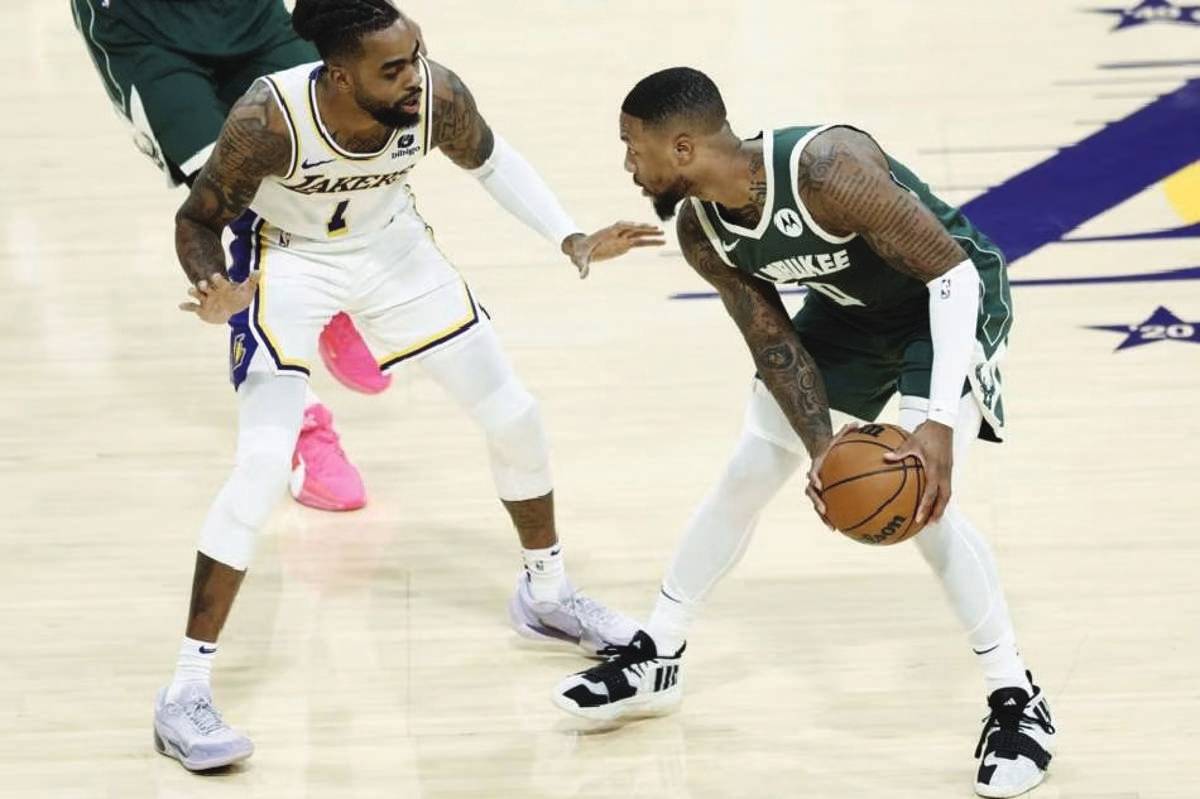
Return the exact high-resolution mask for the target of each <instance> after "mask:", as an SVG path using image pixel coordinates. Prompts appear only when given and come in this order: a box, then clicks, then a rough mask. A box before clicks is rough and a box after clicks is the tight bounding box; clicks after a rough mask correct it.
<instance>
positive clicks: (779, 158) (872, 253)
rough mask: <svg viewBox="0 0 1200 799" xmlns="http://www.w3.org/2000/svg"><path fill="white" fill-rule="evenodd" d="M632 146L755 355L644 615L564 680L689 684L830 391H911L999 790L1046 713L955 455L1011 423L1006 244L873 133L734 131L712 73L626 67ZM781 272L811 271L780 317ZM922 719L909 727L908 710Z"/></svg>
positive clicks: (829, 406)
mask: <svg viewBox="0 0 1200 799" xmlns="http://www.w3.org/2000/svg"><path fill="white" fill-rule="evenodd" d="M620 131H621V140H622V141H623V142H624V143H625V145H626V148H627V150H626V156H625V168H626V170H627V171H628V172H630V173H631V174H632V175H633V180H634V182H635V183H636V184H637V185H639V186H641V187H642V188H643V191H644V193H645V194H646V195H648V196H649V197H651V198H652V199H653V201H654V205H655V208H656V210H657V211H658V212H659V215H660V216H661V217H662V218H663V219H669V218H670V217H671V216H673V215H674V213H675V209H676V207H677V206H678V205H679V203H681V202H682V203H683V207H682V210H681V212H680V215H679V220H678V227H677V231H678V235H679V242H680V246H681V247H682V249H683V253H684V256H685V257H686V259H687V261H688V263H690V264H691V265H692V267H693V268H694V269H695V270H696V271H697V272H699V273H700V274H701V275H702V276H703V277H704V278H705V279H706V280H708V281H709V282H710V283H712V285H713V286H714V287H715V288H716V289H717V291H718V292H719V293H720V296H721V299H722V300H723V301H724V304H725V307H726V309H727V310H728V312H729V314H730V316H732V317H733V319H734V321H735V322H736V323H737V325H738V327H739V328H740V330H741V333H742V335H743V336H744V337H745V339H746V343H747V345H748V346H749V348H750V351H751V354H752V355H753V358H754V362H755V365H756V366H757V368H758V376H757V378H756V379H755V381H754V388H753V392H752V396H751V400H750V407H749V408H748V410H747V413H746V423H745V429H744V430H743V433H742V437H741V440H740V441H739V443H738V446H737V449H736V451H735V452H734V455H733V457H732V459H731V461H730V463H729V465H728V467H727V468H726V471H725V473H724V474H723V475H722V477H721V478H720V480H719V481H718V483H717V485H716V487H715V488H714V489H713V490H712V491H711V492H710V494H709V495H708V497H706V498H705V500H704V502H703V504H702V505H701V506H700V508H699V509H698V511H697V512H696V514H695V516H694V517H693V518H692V520H691V522H690V524H689V526H688V529H687V530H686V532H685V534H684V537H683V540H682V542H681V543H680V545H679V549H678V550H677V551H676V554H675V558H674V560H673V562H672V564H671V566H670V568H669V570H668V572H667V575H666V578H665V580H664V581H663V585H662V591H661V592H660V596H659V598H658V602H657V605H656V607H655V610H654V613H653V615H652V616H651V618H650V620H649V622H648V623H647V625H646V628H645V630H644V631H643V632H642V633H639V635H638V636H637V637H636V638H635V639H634V640H633V641H632V642H631V644H630V645H629V646H628V647H623V648H619V649H616V650H614V651H613V653H612V655H611V657H610V659H609V660H608V662H606V663H604V664H602V665H599V666H597V667H595V668H593V669H589V670H588V671H584V672H581V673H579V674H576V675H572V676H571V677H568V678H567V679H566V680H564V681H563V682H562V683H560V685H559V686H558V688H557V689H556V692H555V696H554V698H555V702H556V703H557V704H558V705H559V706H560V707H562V708H563V709H564V710H567V711H568V712H571V713H574V714H577V715H580V716H584V717H588V718H597V719H613V718H619V717H622V716H627V715H632V714H640V713H646V712H665V711H668V710H670V709H673V708H674V707H675V706H676V705H677V703H678V702H679V700H680V696H681V685H682V682H681V680H682V673H681V666H682V654H683V650H684V641H685V639H686V637H687V630H688V627H689V625H690V623H691V621H692V620H693V618H694V617H695V614H696V612H697V610H698V606H699V604H700V602H701V601H702V600H703V599H704V598H705V597H706V596H707V595H708V594H709V592H710V591H711V589H712V588H713V586H714V585H715V584H716V583H717V581H718V580H719V579H720V578H721V577H722V576H723V575H724V574H725V573H726V572H728V571H729V570H730V569H731V568H732V567H733V565H734V564H735V563H736V562H737V560H738V558H739V557H740V556H741V554H742V552H743V551H744V550H745V548H746V545H747V543H748V541H749V538H750V535H751V533H752V531H753V529H754V526H755V523H756V521H757V519H758V516H759V513H760V512H761V511H762V509H763V508H764V507H765V506H766V504H767V503H768V501H769V500H770V499H771V497H773V496H774V495H775V493H776V492H777V491H778V490H779V488H780V487H781V486H782V485H783V484H784V483H785V482H786V481H787V480H788V479H789V478H790V477H791V476H792V475H793V474H794V473H795V472H796V471H797V470H798V469H799V468H800V466H801V464H802V463H803V461H804V459H805V455H807V456H808V457H809V458H810V459H811V460H812V461H813V463H814V465H813V467H812V469H811V471H810V477H809V480H810V484H809V496H810V497H811V498H812V500H813V502H814V505H815V506H816V508H817V510H818V512H823V511H824V506H823V505H822V503H821V499H820V485H819V483H818V481H817V479H816V477H815V475H816V473H817V470H818V468H819V465H820V462H821V459H822V458H823V457H824V454H825V453H826V452H827V451H828V448H829V446H830V445H831V443H832V442H833V441H835V440H836V437H835V436H834V435H833V433H832V424H831V417H830V411H831V410H833V411H838V412H841V413H843V414H846V415H848V416H850V417H855V418H858V419H863V420H872V421H873V420H874V419H875V418H876V417H877V416H878V415H879V413H880V412H881V411H882V409H883V407H884V405H885V404H886V402H887V401H888V400H889V399H890V398H891V397H892V396H893V394H895V393H897V392H899V394H900V418H899V423H900V424H901V425H902V426H903V427H905V428H906V429H908V430H909V431H911V432H912V435H911V437H910V438H909V440H908V443H907V444H906V445H905V447H904V448H902V449H901V450H899V451H898V452H897V454H896V456H895V457H896V458H897V459H899V458H901V457H904V456H906V455H914V456H916V457H918V458H920V459H921V461H922V462H923V463H924V465H925V469H926V472H927V474H928V477H929V480H928V490H927V491H926V493H925V495H924V496H923V497H922V500H921V506H920V509H919V511H918V519H917V521H918V522H920V521H921V520H922V518H926V519H928V521H929V523H928V526H926V527H925V529H924V530H922V531H921V532H920V533H919V534H918V535H917V536H916V537H915V538H914V540H915V541H916V544H917V547H918V548H919V549H920V551H921V554H922V555H924V557H925V559H926V560H927V561H928V562H929V564H930V566H931V567H932V568H933V572H934V574H935V575H936V576H937V578H938V579H939V580H940V581H941V583H942V586H943V588H944V589H945V593H946V595H947V597H948V599H949V601H950V604H951V605H952V606H953V608H954V610H955V613H956V615H957V617H958V619H959V621H960V622H961V624H962V626H963V628H964V630H965V631H966V633H967V638H968V640H969V642H970V644H971V646H972V648H973V650H974V652H975V654H976V656H977V658H978V661H979V664H980V666H981V667H982V670H983V673H984V677H985V683H986V689H987V692H988V699H987V701H988V706H989V709H990V713H989V715H988V718H987V720H986V721H985V722H984V727H983V732H982V735H981V736H980V740H979V746H978V748H977V751H976V757H981V760H980V764H979V768H978V772H977V777H976V780H975V789H976V791H977V792H978V793H979V794H980V795H982V796H989V797H1009V796H1016V795H1018V794H1020V793H1024V792H1025V791H1027V790H1029V789H1031V788H1032V787H1034V786H1035V785H1037V784H1039V783H1040V782H1041V781H1042V779H1043V777H1044V774H1045V770H1046V768H1047V766H1048V765H1049V761H1050V757H1051V751H1052V748H1053V741H1054V734H1055V733H1054V726H1053V724H1052V721H1051V717H1050V711H1049V707H1048V704H1047V703H1046V701H1045V698H1044V697H1043V695H1042V693H1041V691H1040V690H1039V689H1038V688H1037V687H1036V686H1034V685H1033V684H1032V677H1031V676H1030V674H1029V672H1027V671H1026V669H1025V665H1024V662H1023V661H1022V658H1021V656H1020V654H1019V653H1018V650H1017V645H1016V636H1015V634H1014V632H1013V625H1012V621H1011V619H1010V617H1009V612H1008V607H1007V604H1006V601H1005V597H1004V593H1003V591H1002V589H1001V586H1000V581H999V577H998V576H997V570H996V565H995V560H994V558H993V556H992V553H991V551H990V549H989V548H988V546H987V543H986V542H985V541H984V539H983V537H982V536H981V535H980V534H979V532H978V531H977V530H976V529H975V527H974V526H973V525H972V524H971V523H970V522H969V521H968V520H967V518H966V517H965V516H964V515H963V514H962V512H961V511H960V510H959V508H958V507H957V504H956V503H955V502H953V501H951V495H950V489H951V473H952V466H953V464H954V463H955V462H957V463H959V464H961V463H962V462H963V460H964V458H965V455H966V452H967V449H968V445H969V444H970V443H971V442H972V441H973V440H975V439H976V438H978V437H982V438H986V439H990V440H994V441H998V440H999V439H1000V436H1001V432H1002V426H1003V406H1002V404H1001V401H1000V373H999V370H998V362H999V360H1000V358H1001V356H1002V355H1003V354H1004V350H1005V345H1006V340H1007V336H1008V332H1009V327H1010V326H1011V323H1012V299H1011V296H1010V294H1009V290H1008V282H1007V277H1006V275H1005V264H1004V258H1003V256H1002V255H1001V253H1000V252H999V250H998V249H997V248H996V246H995V245H994V244H992V242H990V241H989V240H988V238H987V237H986V236H985V235H984V234H983V233H982V232H981V231H979V230H978V229H976V228H975V227H974V226H973V225H972V224H971V223H970V221H969V220H968V219H966V218H965V217H964V216H963V215H962V214H961V213H960V212H958V211H957V210H955V209H954V208H951V207H950V206H948V205H946V204H945V203H944V202H942V201H941V200H939V199H938V198H937V197H935V196H934V195H933V193H932V192H931V191H930V190H929V187H928V186H926V185H925V184H924V183H923V182H921V181H920V180H919V179H918V178H917V177H916V176H915V175H914V174H913V173H912V172H911V171H909V170H908V169H907V168H906V167H904V166H903V165H902V164H900V163H899V162H897V161H895V160H894V159H892V158H891V157H889V156H888V155H887V154H886V153H885V152H884V151H883V150H882V149H881V148H880V147H879V145H878V144H877V143H876V142H875V141H874V139H872V138H871V137H870V136H869V135H867V134H866V133H863V132H862V131H860V130H857V129H855V128H852V127H850V126H846V125H824V126H819V127H791V128H783V129H779V130H774V131H771V130H768V131H764V132H763V133H762V134H760V135H759V136H755V137H754V138H751V139H747V140H742V139H740V138H738V137H737V136H736V135H735V134H734V133H733V131H732V130H731V129H730V126H729V123H728V122H727V121H726V113H725V105H724V102H723V100H722V99H721V95H720V92H719V91H718V90H717V87H716V86H715V85H714V84H713V82H712V81H711V80H709V79H708V78H707V77H706V76H705V75H703V74H702V73H700V72H697V71H696V70H693V69H688V68H682V67H681V68H674V69H668V70H664V71H662V72H658V73H655V74H653V75H650V76H649V77H647V78H645V79H644V80H642V81H641V82H639V83H638V84H637V86H635V87H634V89H633V90H632V91H631V92H630V93H629V95H628V97H627V98H626V99H625V102H624V105H623V107H622V114H621V118H620ZM778 284H794V285H803V286H806V287H807V288H808V289H809V292H808V295H807V298H806V300H805V302H804V306H803V308H802V309H801V310H800V312H799V313H797V314H796V315H795V317H794V318H791V319H789V318H788V314H787V313H786V311H785V310H784V306H783V303H782V302H781V301H780V297H779V292H778V291H777V290H776V288H775V286H776V285H778ZM912 734H919V729H918V728H916V727H914V729H913V730H912Z"/></svg>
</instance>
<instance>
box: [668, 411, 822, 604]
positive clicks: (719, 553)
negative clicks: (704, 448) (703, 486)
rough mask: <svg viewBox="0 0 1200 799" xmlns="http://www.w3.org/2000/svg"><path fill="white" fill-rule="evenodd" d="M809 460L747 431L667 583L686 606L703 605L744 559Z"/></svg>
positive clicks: (692, 524) (691, 525) (687, 534)
mask: <svg viewBox="0 0 1200 799" xmlns="http://www.w3.org/2000/svg"><path fill="white" fill-rule="evenodd" d="M804 462H805V457H804V456H802V455H800V454H798V453H795V452H792V451H791V450H787V449H783V448H782V447H779V446H777V445H776V444H774V443H772V442H770V441H767V440H766V439H764V438H761V437H759V436H758V435H757V434H755V433H753V432H750V431H748V430H747V431H743V432H742V436H741V438H740V439H739V440H738V443H737V447H736V448H735V449H734V451H733V456H732V457H731V458H730V459H729V463H728V464H727V465H726V467H725V471H724V473H723V474H722V475H721V477H720V479H718V480H717V484H716V485H715V486H713V488H712V490H711V491H709V493H708V496H706V497H705V498H704V500H703V501H702V502H701V503H700V507H698V508H697V509H696V512H695V513H694V514H693V515H692V518H691V520H690V521H689V522H688V525H687V528H686V529H685V530H684V532H683V539H682V540H681V541H680V542H679V547H678V549H676V550H675V557H674V559H673V560H672V561H671V565H670V568H668V569H667V574H666V578H665V579H664V580H663V590H664V591H665V592H666V593H667V594H669V595H670V596H671V597H672V598H674V599H676V600H678V601H680V602H682V603H697V602H700V601H702V600H703V599H704V598H705V597H706V596H708V594H709V592H710V591H711V590H712V588H713V586H715V585H716V583H717V581H718V580H720V579H721V578H722V577H724V576H725V574H727V573H728V572H729V570H730V569H732V568H733V567H734V566H735V565H737V562H738V561H739V560H741V557H742V555H743V554H744V553H745V551H746V547H747V546H748V545H749V543H750V538H751V535H752V534H753V532H754V528H755V527H756V526H757V525H758V517H759V514H760V513H761V512H762V510H763V508H765V507H766V506H767V503H768V502H770V501H771V499H772V498H773V497H774V496H775V494H777V493H778V492H779V489H780V488H782V487H783V484H784V483H786V482H787V481H788V479H789V478H790V477H791V476H792V475H793V474H795V473H796V470H797V469H799V468H800V466H801V464H803V463H804Z"/></svg>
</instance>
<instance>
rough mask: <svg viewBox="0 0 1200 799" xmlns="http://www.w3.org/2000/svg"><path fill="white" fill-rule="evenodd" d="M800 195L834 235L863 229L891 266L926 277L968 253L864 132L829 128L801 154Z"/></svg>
mask: <svg viewBox="0 0 1200 799" xmlns="http://www.w3.org/2000/svg"><path fill="white" fill-rule="evenodd" d="M796 180H797V186H798V187H799V190H800V196H801V199H803V201H804V204H805V205H806V206H807V207H808V210H809V212H810V213H811V214H812V215H813V218H814V219H815V220H816V221H817V223H818V224H819V225H821V227H823V228H825V229H826V230H828V231H829V232H830V233H833V234H834V235H840V236H844V235H849V234H852V233H858V234H861V235H862V237H863V239H865V240H866V242H867V243H868V244H869V245H870V246H871V248H872V249H873V250H874V251H875V252H876V253H877V254H878V255H879V256H880V257H881V258H883V260H884V261H886V262H887V263H888V264H889V265H890V266H891V267H892V268H893V269H895V270H897V271H898V272H901V273H903V274H906V275H908V276H910V277H913V278H916V279H919V280H922V281H925V282H928V281H929V280H932V279H933V278H935V277H937V276H938V275H940V274H942V273H944V272H945V271H946V270H947V269H950V268H951V267H952V266H954V265H955V264H957V263H959V262H961V261H962V260H963V259H964V258H966V254H965V253H964V252H963V250H962V248H961V247H960V246H959V245H958V243H957V242H955V241H954V239H953V238H952V237H951V236H950V234H949V233H947V232H946V229H945V227H944V226H943V225H942V223H941V221H940V220H938V218H937V217H935V216H934V215H933V213H932V212H931V211H930V210H929V209H928V208H926V207H925V205H924V203H922V202H921V200H920V199H919V198H918V197H916V196H915V195H914V194H912V193H911V192H909V191H907V190H906V189H904V188H903V187H901V186H899V185H898V184H897V183H896V182H895V180H893V179H892V174H891V168H890V166H889V165H888V161H887V157H886V156H885V155H884V154H883V151H882V150H880V149H879V146H878V145H876V144H875V142H874V140H873V139H871V138H870V137H869V136H867V135H866V134H864V133H860V132H859V131H856V130H852V129H850V128H833V129H831V130H828V131H825V132H824V133H821V134H820V135H818V136H816V137H815V138H814V139H813V140H812V142H810V143H809V144H808V146H807V147H805V148H804V151H803V152H802V153H801V154H800V159H799V166H798V168H797V174H796Z"/></svg>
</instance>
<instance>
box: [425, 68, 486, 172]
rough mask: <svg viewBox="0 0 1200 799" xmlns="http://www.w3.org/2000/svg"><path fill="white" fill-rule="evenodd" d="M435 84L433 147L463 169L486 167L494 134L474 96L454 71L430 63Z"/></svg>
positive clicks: (432, 123)
mask: <svg viewBox="0 0 1200 799" xmlns="http://www.w3.org/2000/svg"><path fill="white" fill-rule="evenodd" d="M428 63H429V66H430V69H431V71H432V76H431V77H432V81H431V83H432V86H433V119H432V120H431V121H430V124H431V125H432V126H433V130H432V134H433V136H432V139H433V146H434V147H438V148H440V149H441V151H442V152H443V153H445V154H446V156H447V157H448V158H449V159H450V160H451V161H453V162H454V163H456V164H458V165H459V166H461V167H462V168H463V169H476V168H478V167H480V166H483V163H484V162H485V161H487V159H488V157H490V156H491V154H492V148H493V147H494V146H495V137H494V135H493V134H492V129H491V128H490V127H488V124H487V122H486V121H485V120H484V118H483V116H482V115H481V114H480V113H479V107H478V106H477V105H476V104H475V97H474V96H473V95H472V94H471V90H470V89H468V88H467V85H466V84H465V83H463V81H462V78H460V77H459V76H458V75H457V74H455V72H454V71H453V70H450V69H447V68H446V67H444V66H442V65H441V64H438V63H436V62H433V61H430V62H428Z"/></svg>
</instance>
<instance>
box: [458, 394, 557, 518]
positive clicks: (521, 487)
mask: <svg viewBox="0 0 1200 799" xmlns="http://www.w3.org/2000/svg"><path fill="white" fill-rule="evenodd" d="M471 416H472V417H473V418H474V419H475V420H476V421H477V422H478V423H479V425H480V426H481V427H482V428H483V431H484V434H485V435H486V436H487V443H488V452H489V454H490V456H491V464H492V476H493V479H494V480H495V483H496V489H497V491H498V492H499V494H500V497H501V498H502V499H505V500H509V501H521V500H525V499H533V498H535V497H540V496H545V495H546V494H548V493H550V491H551V490H552V488H553V484H552V481H551V477H550V452H549V446H548V445H547V443H546V431H545V428H544V427H543V425H542V414H541V410H540V409H539V408H538V403H537V400H536V399H534V397H533V395H532V394H530V393H529V392H528V391H527V390H526V389H525V387H524V386H522V385H521V384H520V383H519V382H518V381H516V380H510V381H508V382H507V383H505V384H504V385H503V386H501V387H500V388H499V389H497V390H496V391H495V392H493V393H492V394H491V396H489V397H487V398H486V399H485V400H483V401H482V402H480V403H479V404H478V405H477V406H476V407H475V408H473V409H472V410H471Z"/></svg>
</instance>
